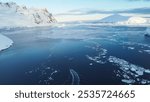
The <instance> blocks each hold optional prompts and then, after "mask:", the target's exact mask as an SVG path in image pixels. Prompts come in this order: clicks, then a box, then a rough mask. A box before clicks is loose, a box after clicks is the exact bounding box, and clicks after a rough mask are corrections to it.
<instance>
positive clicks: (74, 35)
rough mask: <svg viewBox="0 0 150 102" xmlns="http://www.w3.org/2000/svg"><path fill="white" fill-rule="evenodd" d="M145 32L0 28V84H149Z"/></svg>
mask: <svg viewBox="0 0 150 102" xmlns="http://www.w3.org/2000/svg"><path fill="white" fill-rule="evenodd" d="M145 30H146V27H125V26H122V27H119V26H118V27H111V26H98V25H75V26H73V25H70V26H64V27H41V28H12V29H1V30H0V33H2V34H4V35H5V36H7V37H9V38H11V39H12V40H13V41H14V44H13V46H12V47H10V48H8V49H6V50H4V51H1V52H0V84H7V85H9V84H11V85H12V84H14V85H26V84H27V85H39V84H40V85H47V84H49V85H66V84H67V85H71V84H75V85H77V84H81V85H105V84H106V85H117V84H150V63H149V61H150V38H146V37H144V33H145Z"/></svg>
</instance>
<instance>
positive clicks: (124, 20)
mask: <svg viewBox="0 0 150 102" xmlns="http://www.w3.org/2000/svg"><path fill="white" fill-rule="evenodd" d="M100 23H109V24H118V25H139V24H149V20H148V19H146V18H143V17H138V16H122V15H119V14H113V15H111V16H108V17H105V18H103V19H101V20H100Z"/></svg>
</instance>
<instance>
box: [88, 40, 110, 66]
mask: <svg viewBox="0 0 150 102" xmlns="http://www.w3.org/2000/svg"><path fill="white" fill-rule="evenodd" d="M94 44H95V45H94V46H92V47H91V46H87V47H88V48H91V49H92V50H94V51H96V55H86V57H87V58H88V59H89V60H91V61H94V62H95V63H100V64H105V63H106V62H107V60H106V54H107V50H106V49H104V48H102V47H101V45H100V44H99V43H96V42H94ZM90 65H91V64H90Z"/></svg>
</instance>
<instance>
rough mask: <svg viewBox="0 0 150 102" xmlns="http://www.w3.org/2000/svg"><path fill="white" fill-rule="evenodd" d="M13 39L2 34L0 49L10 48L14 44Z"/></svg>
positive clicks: (0, 36)
mask: <svg viewBox="0 0 150 102" xmlns="http://www.w3.org/2000/svg"><path fill="white" fill-rule="evenodd" d="M12 44H13V41H12V40H11V39H9V38H8V37H6V36H4V35H2V34H0V51H2V50H4V49H7V48H9V47H10V46H12Z"/></svg>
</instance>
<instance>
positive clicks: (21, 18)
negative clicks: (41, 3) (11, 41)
mask: <svg viewBox="0 0 150 102" xmlns="http://www.w3.org/2000/svg"><path fill="white" fill-rule="evenodd" d="M0 20H1V22H0V27H7V26H11V27H16V26H17V27H20V26H25V27H26V26H27V27H31V26H47V25H51V23H54V22H56V19H55V18H54V17H53V15H52V14H51V13H49V11H48V10H47V9H36V8H27V7H26V6H19V5H17V4H16V3H14V2H7V3H2V2H0Z"/></svg>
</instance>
